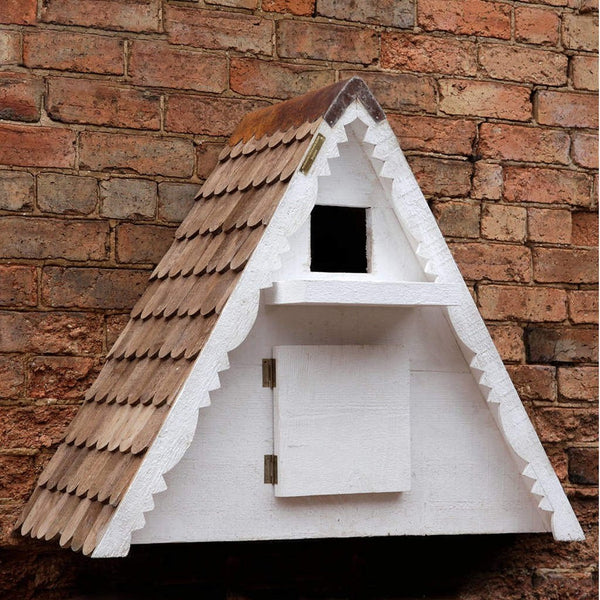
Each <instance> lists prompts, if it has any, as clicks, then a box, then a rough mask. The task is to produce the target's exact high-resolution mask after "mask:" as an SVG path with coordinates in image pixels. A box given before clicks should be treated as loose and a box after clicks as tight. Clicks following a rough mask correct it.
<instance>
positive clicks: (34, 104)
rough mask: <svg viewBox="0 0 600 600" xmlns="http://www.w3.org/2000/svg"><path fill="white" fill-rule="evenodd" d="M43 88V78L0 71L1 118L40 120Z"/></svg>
mask: <svg viewBox="0 0 600 600" xmlns="http://www.w3.org/2000/svg"><path fill="white" fill-rule="evenodd" d="M43 88H44V86H43V82H42V80H41V79H37V78H35V77H31V76H29V75H26V74H23V73H7V72H0V119H7V120H9V121H39V118H40V109H41V100H42V92H43Z"/></svg>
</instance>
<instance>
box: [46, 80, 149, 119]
mask: <svg viewBox="0 0 600 600" xmlns="http://www.w3.org/2000/svg"><path fill="white" fill-rule="evenodd" d="M46 111H47V112H48V116H49V117H50V118H51V119H54V120H55V121H62V122H63V123H89V124H92V125H107V126H109V127H131V128H135V129H159V128H160V97H159V96H158V95H156V94H152V93H150V92H146V91H142V90H135V89H131V88H126V87H123V86H121V85H115V84H113V83H109V82H107V81H87V80H85V79H66V78H61V79H54V78H51V79H50V80H49V84H48V96H47V98H46Z"/></svg>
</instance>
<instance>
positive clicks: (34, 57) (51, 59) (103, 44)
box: [23, 30, 124, 75]
mask: <svg viewBox="0 0 600 600" xmlns="http://www.w3.org/2000/svg"><path fill="white" fill-rule="evenodd" d="M123 60H124V59H123V40H120V39H119V38H115V37H108V36H104V35H89V34H87V33H72V32H67V31H49V30H38V31H33V32H31V33H26V34H25V36H24V37H23V62H24V64H25V66H27V67H33V68H41V69H58V70H60V71H80V72H82V73H103V74H112V75H122V74H123V73H124V64H123Z"/></svg>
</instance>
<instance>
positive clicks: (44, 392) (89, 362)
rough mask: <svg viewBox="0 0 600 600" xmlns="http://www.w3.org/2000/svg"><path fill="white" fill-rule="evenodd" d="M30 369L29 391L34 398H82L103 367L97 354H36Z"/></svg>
mask: <svg viewBox="0 0 600 600" xmlns="http://www.w3.org/2000/svg"><path fill="white" fill-rule="evenodd" d="M28 370H29V380H28V382H27V395H28V396H29V397H30V398H56V399H58V400H73V399H75V400H80V399H83V394H84V392H85V390H86V389H87V388H88V387H89V386H90V385H91V384H92V383H93V380H94V378H95V376H96V375H97V374H98V370H99V369H98V368H97V363H96V361H95V360H94V359H93V358H84V357H81V356H36V357H34V358H33V359H32V360H31V362H30V363H29V365H28Z"/></svg>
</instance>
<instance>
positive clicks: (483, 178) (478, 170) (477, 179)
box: [471, 161, 502, 200]
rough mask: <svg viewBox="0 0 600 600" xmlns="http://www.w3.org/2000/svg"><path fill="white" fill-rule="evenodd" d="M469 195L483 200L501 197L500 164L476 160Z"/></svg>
mask: <svg viewBox="0 0 600 600" xmlns="http://www.w3.org/2000/svg"><path fill="white" fill-rule="evenodd" d="M471 197H473V198H479V199H485V200H500V198H501V197H502V166H501V165H496V164H494V163H486V162H483V161H477V162H476V163H475V174H474V175H473V190H472V192H471Z"/></svg>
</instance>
